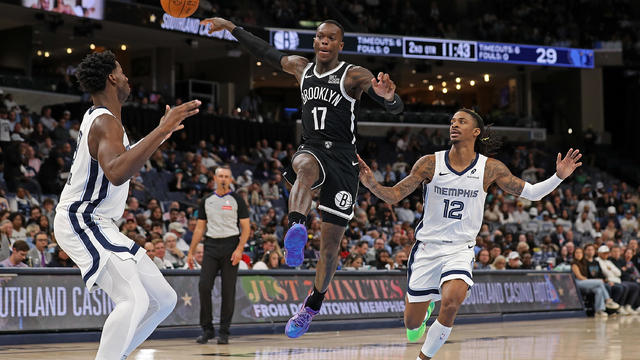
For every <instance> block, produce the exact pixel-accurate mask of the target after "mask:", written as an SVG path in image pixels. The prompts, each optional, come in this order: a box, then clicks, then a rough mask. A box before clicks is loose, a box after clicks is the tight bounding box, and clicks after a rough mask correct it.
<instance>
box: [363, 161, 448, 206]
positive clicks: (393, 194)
mask: <svg viewBox="0 0 640 360" xmlns="http://www.w3.org/2000/svg"><path fill="white" fill-rule="evenodd" d="M358 162H359V163H360V181H361V182H362V184H363V185H364V186H365V187H367V188H368V189H369V190H371V192H372V193H373V194H374V195H375V196H377V197H378V198H379V199H381V200H383V201H384V202H386V203H389V204H396V203H398V202H399V201H400V200H402V199H404V198H405V197H407V196H408V195H410V194H411V193H412V192H413V191H414V190H415V189H416V188H417V187H418V186H420V184H421V183H422V182H423V181H424V182H429V181H431V179H432V178H433V172H434V171H435V167H436V157H435V155H425V156H423V157H421V158H420V159H418V161H416V163H415V165H413V168H412V169H411V172H410V173H409V175H407V177H405V178H404V179H402V181H400V182H399V183H397V184H395V185H394V186H392V187H389V186H382V185H380V183H378V182H377V181H376V179H375V178H374V177H373V173H372V172H371V169H369V166H367V164H366V163H365V162H364V161H363V160H362V159H361V158H360V156H358Z"/></svg>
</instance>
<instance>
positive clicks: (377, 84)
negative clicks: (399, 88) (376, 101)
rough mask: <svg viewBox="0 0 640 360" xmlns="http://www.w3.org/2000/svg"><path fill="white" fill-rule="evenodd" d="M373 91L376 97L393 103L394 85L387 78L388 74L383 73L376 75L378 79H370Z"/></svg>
mask: <svg viewBox="0 0 640 360" xmlns="http://www.w3.org/2000/svg"><path fill="white" fill-rule="evenodd" d="M371 86H372V87H373V91H374V92H375V93H376V94H378V96H381V97H383V98H384V99H385V100H387V101H393V94H395V92H396V84H395V83H394V82H393V81H392V80H391V78H389V74H385V73H383V72H380V73H378V78H377V79H376V78H375V77H374V78H372V79H371Z"/></svg>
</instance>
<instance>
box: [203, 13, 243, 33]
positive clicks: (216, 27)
mask: <svg viewBox="0 0 640 360" xmlns="http://www.w3.org/2000/svg"><path fill="white" fill-rule="evenodd" d="M200 25H209V34H213V33H214V32H216V31H221V30H228V31H232V30H233V28H234V27H235V25H234V24H233V23H232V22H231V21H229V20H227V19H223V18H221V17H214V18H209V19H204V20H201V21H200Z"/></svg>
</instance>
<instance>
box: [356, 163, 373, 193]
mask: <svg viewBox="0 0 640 360" xmlns="http://www.w3.org/2000/svg"><path fill="white" fill-rule="evenodd" d="M356 156H357V157H358V165H359V166H360V174H359V177H360V182H361V183H362V185H364V186H365V187H367V188H371V187H372V186H373V184H374V183H375V181H376V178H375V177H374V176H373V172H372V171H371V169H370V168H369V166H368V165H367V163H365V162H364V160H362V158H361V157H360V155H356Z"/></svg>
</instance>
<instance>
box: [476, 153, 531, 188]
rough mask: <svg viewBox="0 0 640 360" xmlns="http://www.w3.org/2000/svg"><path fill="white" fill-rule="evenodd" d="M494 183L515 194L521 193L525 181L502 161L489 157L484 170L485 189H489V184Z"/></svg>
mask: <svg viewBox="0 0 640 360" xmlns="http://www.w3.org/2000/svg"><path fill="white" fill-rule="evenodd" d="M493 183H496V184H497V185H498V186H499V187H500V188H501V189H502V190H504V191H506V192H507V193H509V194H513V195H520V193H522V188H523V187H524V181H523V180H522V179H519V178H518V177H516V176H514V175H513V174H512V173H511V170H509V168H508V167H507V165H505V164H504V163H503V162H502V161H500V160H497V159H494V158H487V164H486V165H485V170H484V189H485V191H486V190H487V189H489V186H491V184H493Z"/></svg>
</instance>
